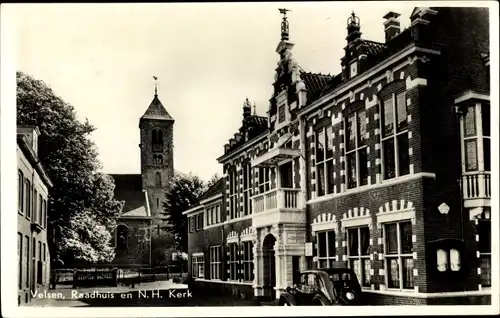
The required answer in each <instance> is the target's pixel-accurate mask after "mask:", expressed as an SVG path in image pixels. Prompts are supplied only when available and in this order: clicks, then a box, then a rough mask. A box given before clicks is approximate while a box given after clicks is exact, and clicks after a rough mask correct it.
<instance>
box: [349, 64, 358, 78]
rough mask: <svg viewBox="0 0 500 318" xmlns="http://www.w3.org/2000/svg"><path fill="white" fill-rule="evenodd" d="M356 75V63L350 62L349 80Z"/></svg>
mask: <svg viewBox="0 0 500 318" xmlns="http://www.w3.org/2000/svg"><path fill="white" fill-rule="evenodd" d="M356 75H358V61H354V62H352V63H351V66H350V78H353V77H354V76H356Z"/></svg>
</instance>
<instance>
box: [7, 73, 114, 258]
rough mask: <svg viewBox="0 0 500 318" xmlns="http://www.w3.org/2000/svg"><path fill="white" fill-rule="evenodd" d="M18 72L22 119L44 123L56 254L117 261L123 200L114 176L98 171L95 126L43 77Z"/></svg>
mask: <svg viewBox="0 0 500 318" xmlns="http://www.w3.org/2000/svg"><path fill="white" fill-rule="evenodd" d="M16 75H17V123H18V124H20V125H36V126H38V128H39V130H40V137H39V140H38V144H39V146H38V156H39V158H40V161H41V163H42V165H43V167H44V168H45V170H46V172H47V174H48V176H49V177H50V179H51V180H52V182H53V184H54V186H53V188H51V189H50V196H49V211H48V219H49V231H48V233H49V244H50V251H51V254H52V256H53V257H54V258H56V259H61V260H63V261H64V262H66V263H67V262H71V261H74V260H77V261H86V262H96V261H109V260H111V259H112V258H113V253H112V250H111V248H110V246H111V241H110V240H109V239H108V235H109V237H111V235H110V234H109V230H110V227H111V226H112V225H113V220H114V219H115V217H116V215H117V214H118V212H119V210H120V203H119V202H118V201H116V200H114V197H113V191H114V182H113V180H112V179H111V178H110V177H109V176H107V175H105V174H103V173H97V171H98V169H100V168H101V165H100V163H99V161H98V159H97V155H98V153H97V149H96V147H95V145H94V143H93V142H92V141H91V140H90V139H89V135H90V133H91V132H92V131H94V130H95V128H94V127H93V126H92V125H91V124H90V123H89V122H88V120H85V122H83V123H82V122H80V121H79V120H78V119H77V118H76V113H75V110H74V108H73V107H72V106H71V105H69V104H68V103H66V102H65V101H63V100H62V99H61V98H60V97H58V96H56V95H55V94H54V92H53V91H52V89H51V88H49V87H48V86H47V85H46V84H45V83H44V82H43V81H40V80H35V79H33V78H32V77H30V76H28V75H26V74H24V73H21V72H18V73H17V74H16ZM94 230H95V231H96V232H95V233H93V234H92V235H91V234H90V233H89V232H88V231H94ZM105 233H107V234H105ZM54 241H55V242H56V243H55V244H53V242H54Z"/></svg>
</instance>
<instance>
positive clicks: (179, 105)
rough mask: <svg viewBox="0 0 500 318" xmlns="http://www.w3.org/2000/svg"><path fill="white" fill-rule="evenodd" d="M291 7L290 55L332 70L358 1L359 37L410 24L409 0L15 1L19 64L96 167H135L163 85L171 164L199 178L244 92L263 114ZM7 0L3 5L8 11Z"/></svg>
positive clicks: (232, 126)
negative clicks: (76, 132) (61, 108)
mask: <svg viewBox="0 0 500 318" xmlns="http://www.w3.org/2000/svg"><path fill="white" fill-rule="evenodd" d="M282 7H285V8H288V9H291V10H292V11H291V12H289V13H288V21H289V23H290V40H291V41H292V42H294V43H295V46H294V48H293V51H292V52H293V56H294V58H295V59H296V60H297V62H298V63H299V65H300V66H301V67H302V68H303V69H304V70H306V71H312V72H321V73H326V74H328V73H330V74H337V73H339V72H340V58H341V57H342V56H343V53H344V50H343V48H344V46H345V45H346V40H345V37H346V35H347V34H346V20H347V18H348V17H349V15H350V14H351V12H352V11H353V10H354V12H355V13H356V15H357V16H359V18H360V21H361V32H362V33H363V34H362V37H363V38H365V39H371V40H375V41H380V42H383V41H384V26H383V22H384V19H383V16H384V15H385V14H386V13H387V12H389V11H395V12H398V13H400V14H401V17H400V20H401V27H402V29H403V28H406V27H408V26H409V22H410V21H409V16H410V14H411V12H412V10H413V7H414V4H412V5H408V4H405V3H401V2H400V3H389V2H379V3H375V2H368V3H367V2H365V3H355V2H347V3H334V2H315V3H297V2H294V3H229V4H226V3H208V4H201V3H190V4H181V3H175V4H172V3H171V4H164V3H162V4H137V3H136V4H134V3H129V4H43V5H37V4H17V5H9V6H8V7H7V10H5V9H6V8H5V7H4V8H3V9H4V12H3V13H8V14H9V15H10V16H11V17H12V18H13V19H14V21H15V22H16V23H17V24H16V26H17V27H16V30H17V35H16V40H17V43H16V47H17V52H16V55H17V61H16V69H17V70H18V71H22V72H24V73H27V74H29V75H31V76H33V77H34V78H36V79H39V80H43V81H44V82H45V83H47V84H48V85H49V86H50V87H51V88H52V89H53V90H54V92H55V93H56V95H58V96H60V97H61V98H62V99H64V100H65V101H66V102H68V103H70V104H71V105H72V106H74V108H75V110H76V112H77V115H78V118H79V119H80V120H84V119H85V118H88V120H89V121H90V123H91V124H93V125H94V126H95V127H96V128H97V129H96V131H95V132H94V133H93V134H92V135H91V139H92V140H93V141H94V142H95V144H96V146H97V148H98V151H99V160H100V161H101V163H102V164H103V171H104V172H107V173H140V152H139V147H138V145H139V127H138V125H139V118H140V117H141V116H142V115H143V113H144V112H145V111H146V109H147V107H148V106H149V104H150V102H151V100H152V99H153V95H154V80H153V76H157V77H158V95H159V98H160V100H161V101H162V103H163V105H164V106H165V108H166V109H167V111H168V112H169V113H170V115H171V116H172V117H173V118H174V119H175V125H174V168H175V169H176V170H179V171H182V172H185V173H188V172H192V173H193V174H196V175H198V176H200V177H201V178H202V179H204V180H208V179H209V178H210V176H212V175H213V174H214V173H218V174H219V175H221V174H222V165H220V164H219V163H218V162H217V158H218V157H220V156H221V155H223V150H224V144H225V143H227V142H228V140H229V139H230V138H231V137H232V136H233V134H234V133H236V132H237V130H238V128H239V127H240V125H241V119H242V105H243V102H244V101H245V98H247V97H248V99H249V100H250V101H252V103H253V102H255V104H256V110H257V114H259V115H262V116H266V111H267V109H268V106H269V99H270V97H271V94H272V83H273V80H274V73H275V68H276V67H277V62H278V60H279V56H278V54H277V53H276V51H275V50H276V47H277V45H278V43H279V40H280V24H281V21H282V15H280V13H279V11H278V8H282ZM5 11H7V12H5Z"/></svg>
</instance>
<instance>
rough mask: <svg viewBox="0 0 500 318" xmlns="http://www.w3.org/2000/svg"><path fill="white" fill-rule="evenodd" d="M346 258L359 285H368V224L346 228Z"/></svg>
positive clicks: (369, 264)
mask: <svg viewBox="0 0 500 318" xmlns="http://www.w3.org/2000/svg"><path fill="white" fill-rule="evenodd" d="M347 259H348V265H349V268H351V269H352V270H353V271H354V272H355V273H356V275H357V276H358V279H359V283H360V285H361V286H363V287H368V286H370V269H371V261H370V229H369V228H368V226H362V227H355V228H349V229H347Z"/></svg>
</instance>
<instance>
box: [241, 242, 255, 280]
mask: <svg viewBox="0 0 500 318" xmlns="http://www.w3.org/2000/svg"><path fill="white" fill-rule="evenodd" d="M242 245H243V259H242V263H243V280H244V281H253V243H252V241H245V242H242Z"/></svg>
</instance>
